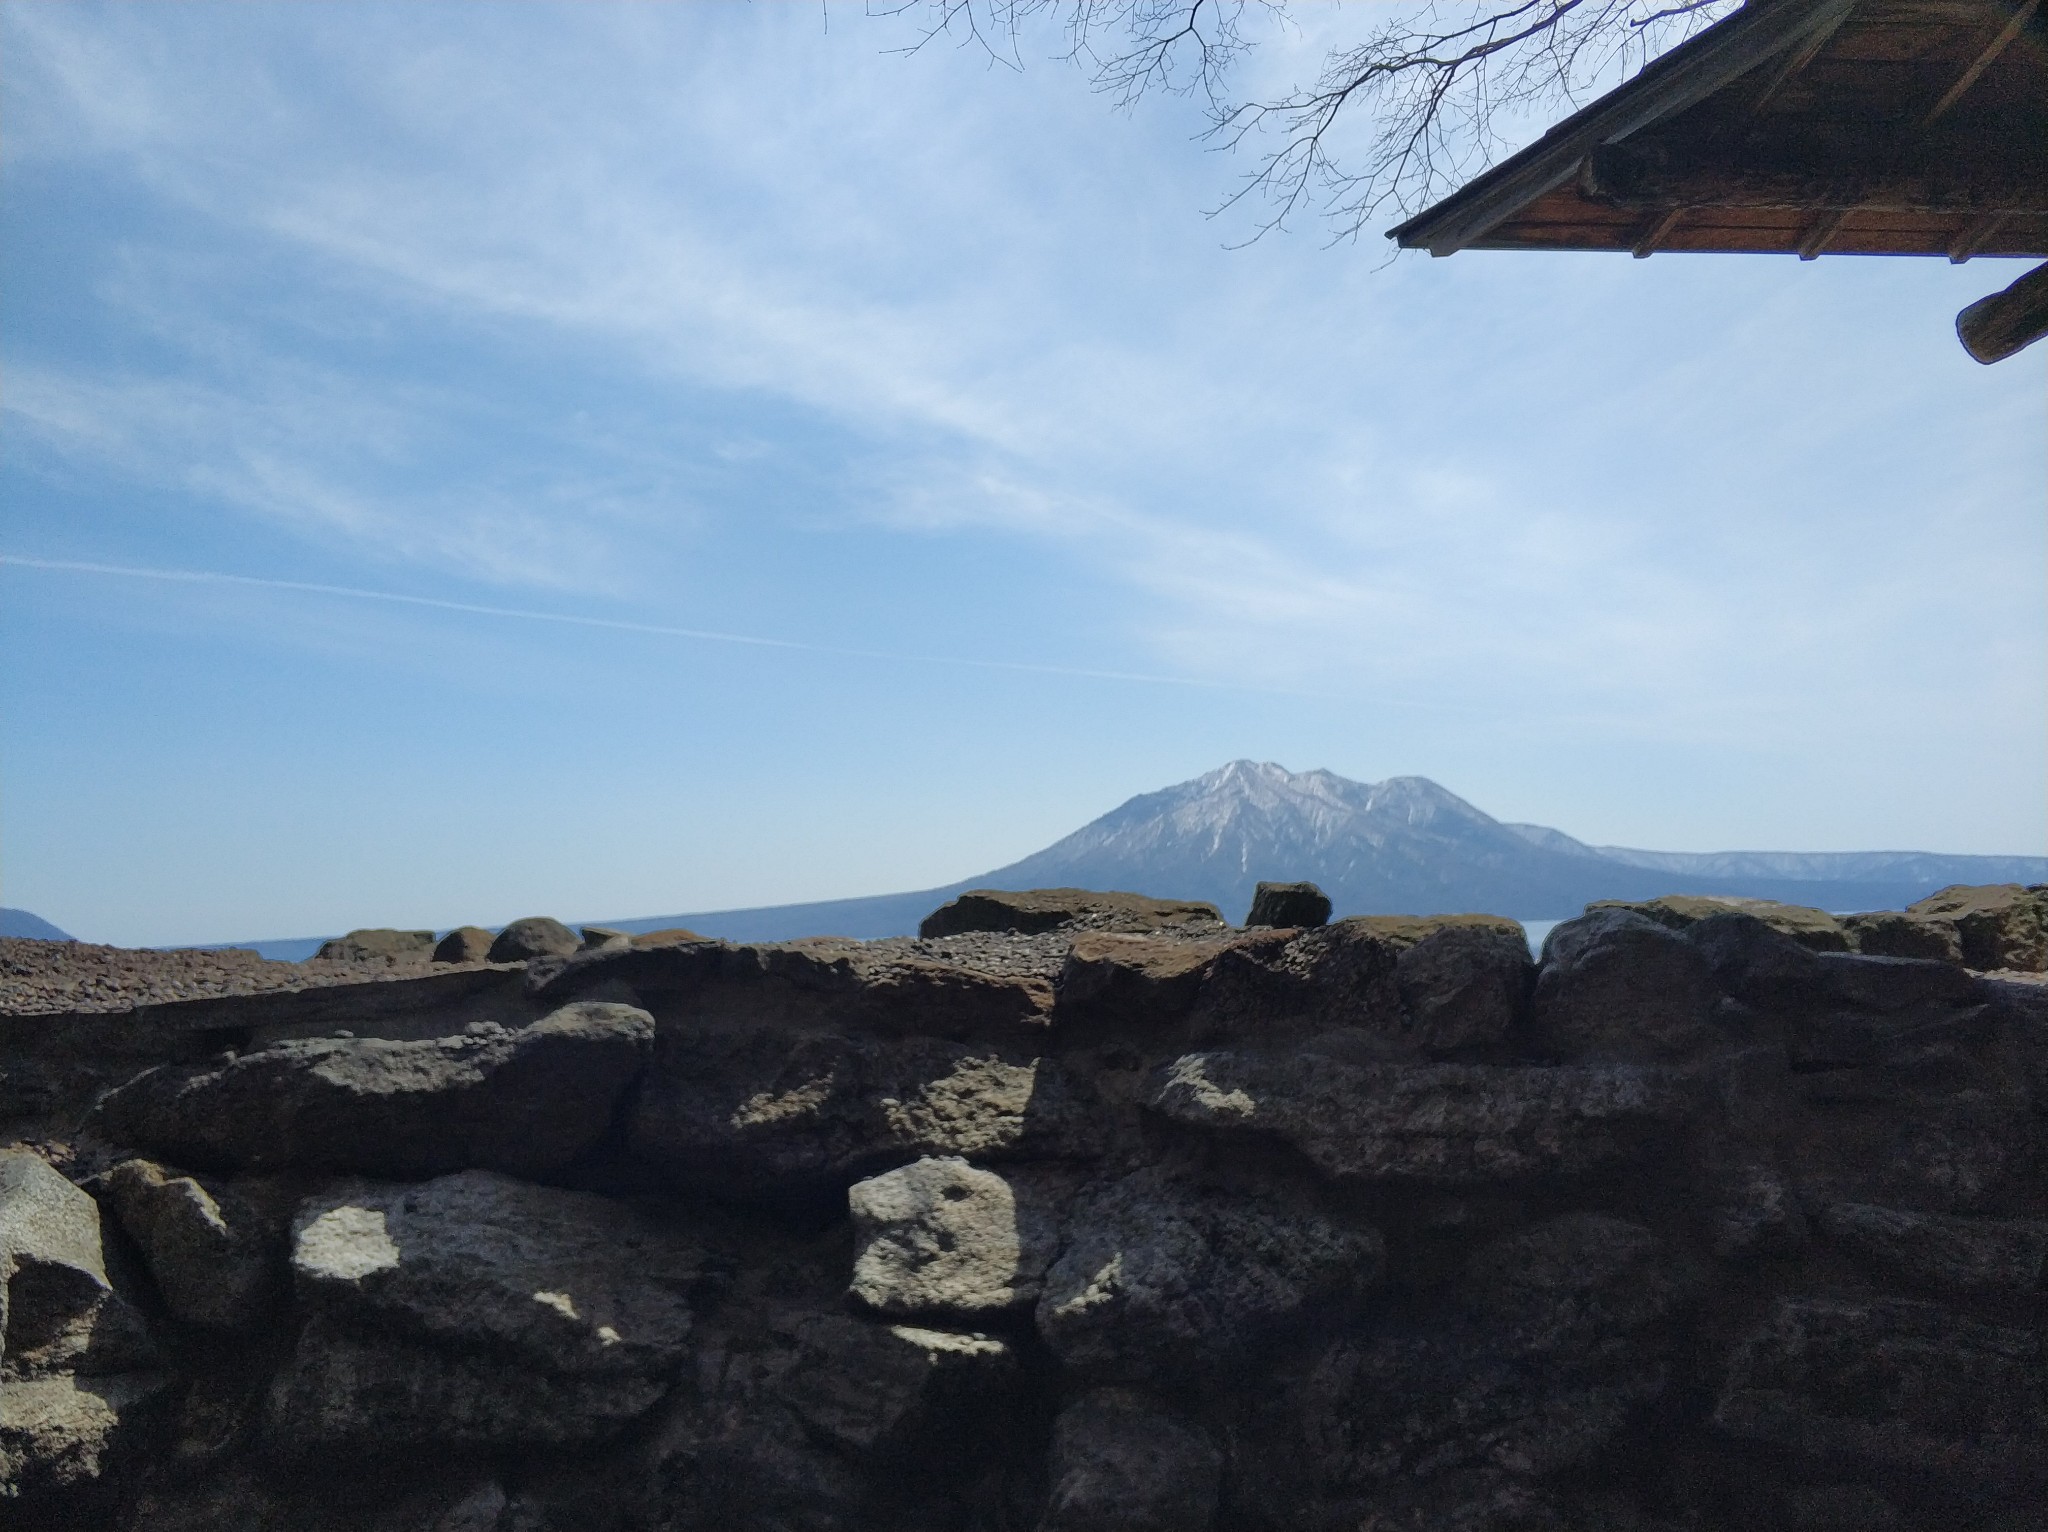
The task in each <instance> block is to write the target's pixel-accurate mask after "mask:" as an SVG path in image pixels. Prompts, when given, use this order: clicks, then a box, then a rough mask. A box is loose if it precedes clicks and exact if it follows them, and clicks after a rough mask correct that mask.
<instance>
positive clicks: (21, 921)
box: [0, 909, 78, 942]
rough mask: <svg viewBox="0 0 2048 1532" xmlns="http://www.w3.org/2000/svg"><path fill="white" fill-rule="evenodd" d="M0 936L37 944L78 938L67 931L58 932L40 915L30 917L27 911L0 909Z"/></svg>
mask: <svg viewBox="0 0 2048 1532" xmlns="http://www.w3.org/2000/svg"><path fill="white" fill-rule="evenodd" d="M0 936H15V937H22V938H25V939H27V940H29V941H38V942H69V941H76V940H77V939H78V938H77V937H75V936H73V935H72V934H71V933H70V932H69V931H60V930H58V929H57V928H56V927H55V926H53V925H51V924H50V923H49V922H48V921H47V920H45V919H43V917H42V916H40V915H31V914H30V913H29V912H28V911H27V910H7V909H0Z"/></svg>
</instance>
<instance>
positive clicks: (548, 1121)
mask: <svg viewBox="0 0 2048 1532" xmlns="http://www.w3.org/2000/svg"><path fill="white" fill-rule="evenodd" d="M653 1039H654V1021H653V1018H652V1017H650V1016H649V1015H647V1013H646V1012H644V1011H639V1010H635V1009H633V1008H632V1007H630V1006H622V1005H607V1004H598V1003H589V1004H578V1005H570V1006H565V1007H563V1008H562V1009H561V1010H559V1011H556V1012H554V1013H552V1014H551V1015H548V1016H546V1017H543V1018H542V1019H541V1020H539V1021H536V1022H534V1023H533V1024H531V1025H530V1026H526V1027H522V1028H518V1029H516V1030H514V1029H507V1028H504V1027H499V1026H494V1025H492V1024H489V1023H483V1024H479V1025H477V1026H476V1027H474V1028H472V1029H470V1030H469V1031H467V1032H465V1033H464V1034H462V1035H460V1036H457V1037H446V1038H431V1039H423V1040H420V1041H416V1042H394V1041H390V1040H388V1039H384V1038H323V1039H309V1040H305V1041H294V1042H287V1043H283V1044H280V1045H278V1046H276V1047H272V1048H265V1049H261V1050H259V1051H257V1052H254V1053H247V1054H243V1055H242V1056H241V1057H239V1058H232V1059H228V1060H226V1061H225V1062H223V1063H219V1064H214V1065H210V1066H202V1067H179V1066H165V1067H164V1068H161V1069H157V1070H152V1071H151V1072H149V1073H148V1074H145V1075H143V1076H141V1077H140V1078H139V1079H136V1080H134V1081H131V1082H130V1083H129V1084H127V1085H124V1086H122V1087H121V1088H120V1089H118V1090H116V1091H115V1092H114V1093H113V1094H112V1095H111V1096H109V1097H108V1098H107V1099H106V1101H105V1102H104V1103H102V1105H101V1113H102V1115H103V1116H104V1118H105V1120H106V1123H107V1131H108V1132H109V1134H110V1135H112V1136H114V1137H116V1138H118V1139H120V1140H122V1141H124V1142H128V1143H133V1144H138V1145H141V1146H142V1147H144V1148H147V1149H149V1150H152V1151H154V1152H156V1153H158V1154H161V1155H162V1156H163V1157H164V1158H165V1159H168V1160H172V1161H176V1162H178V1163H181V1164H186V1165H194V1166H200V1167H204V1168H210V1169H220V1170H243V1169H270V1168H280V1167H285V1166H292V1167H304V1168H309V1169H320V1170H334V1171H357V1172H362V1173H364V1174H369V1175H392V1176H406V1175H432V1174H435V1173H437V1172H440V1171H447V1170H458V1169H464V1168H468V1167H483V1168H491V1169H500V1170H507V1171H513V1172H517V1173H520V1174H526V1175H544V1174H547V1173H549V1172H551V1171H559V1170H561V1169H562V1168H564V1167H566V1166H567V1165H568V1164H570V1163H571V1162H572V1161H574V1160H575V1159H576V1158H577V1156H579V1155H581V1154H583V1153H584V1152H585V1151H586V1150H588V1149H590V1148H591V1147H592V1146H593V1145H595V1144H596V1143H597V1141H598V1140H599V1139H600V1138H601V1137H603V1135H604V1133H605V1131H606V1130H607V1129H608V1128H609V1127H610V1125H611V1122H612V1118H613V1115H614V1113H615V1111H616V1110H617V1107H618V1104H619V1102H620V1100H621V1098H622V1096H623V1095H624V1093H625V1091H626V1088H627V1087H628V1086H629V1085H631V1084H632V1083H633V1081H634V1080H636V1079H637V1078H638V1076H639V1073H640V1070H641V1068H642V1067H643V1065H644V1063H645V1061H646V1058H647V1052H648V1048H649V1045H650V1044H651V1043H652V1042H653Z"/></svg>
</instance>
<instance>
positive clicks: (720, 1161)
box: [631, 1024, 1109, 1198]
mask: <svg viewBox="0 0 2048 1532" xmlns="http://www.w3.org/2000/svg"><path fill="white" fill-rule="evenodd" d="M1108 1128H1109V1124H1108V1122H1107V1121H1106V1114H1105V1113H1104V1111H1103V1109H1102V1107H1101V1105H1100V1104H1099V1103H1098V1102H1097V1101H1096V1100H1095V1098H1094V1095H1093V1092H1092V1091H1090V1090H1089V1089H1088V1088H1087V1087H1086V1085H1085V1084H1084V1083H1083V1082H1082V1081H1081V1080H1080V1079H1079V1078H1078V1077H1076V1076H1074V1075H1072V1074H1071V1073H1070V1072H1069V1071H1067V1070H1066V1069H1065V1068H1064V1067H1063V1066H1062V1065H1060V1064H1059V1062H1058V1061H1057V1060H1054V1059H1051V1058H1040V1057H1032V1056H1029V1055H1024V1056H1021V1057H1018V1056H1010V1057H1005V1056H1003V1055H1001V1054H998V1053H996V1052H994V1051H992V1050H989V1049H986V1048H975V1047H972V1046H969V1045H966V1044H960V1043H952V1042H943V1041H939V1040H937V1039H930V1038H925V1039H904V1040H896V1039H876V1038H871V1037H860V1036H847V1035H842V1034H836V1033H828V1034H823V1035H819V1034H810V1035H797V1036H791V1035H790V1034H788V1033H786V1032H782V1031H778V1030H774V1029H754V1028H747V1029H728V1028H724V1027H705V1026H691V1025H684V1024H677V1025H673V1026H666V1027H664V1029H663V1031H662V1036H661V1040H660V1044H659V1046H658V1047H657V1049H656V1052H655V1059H654V1063H653V1066H652V1068H651V1069H650V1070H649V1072H648V1077H647V1080H646V1082H645V1083H644V1085H643V1086H642V1088H641V1090H640V1093H639V1098H638V1104H637V1107H636V1109H635V1112H634V1115H633V1119H632V1127H631V1142H632V1147H633V1149H634V1151H635V1152H636V1153H637V1154H638V1155H639V1156H640V1157H641V1158H643V1159H645V1160H646V1161H648V1162H649V1163H650V1164H652V1165H654V1166H656V1167H658V1168H659V1169H660V1170H661V1171H662V1172H664V1173H665V1174H666V1175H668V1176H669V1177H670V1178H671V1179H673V1180H675V1181H676V1182H678V1183H680V1184H683V1185H689V1186H695V1187H698V1188H701V1189H703V1190H705V1191H708V1192H712V1193H714V1194H715V1195H718V1196H721V1197H727V1198H730V1197H734V1196H770V1197H789V1196H798V1197H801V1196H811V1195H819V1194H823V1193H830V1194H832V1195H834V1196H836V1195H837V1194H838V1192H839V1191H840V1190H841V1189H843V1188H844V1187H845V1186H846V1185H848V1184H849V1183H850V1182H852V1181H854V1180H856V1179H858V1178H859V1177H860V1176H862V1175H866V1174H871V1173H873V1172H875V1171H877V1170H881V1169H883V1168H886V1167H888V1166H891V1165H896V1164H902V1163H904V1162H907V1161H909V1160H912V1159H915V1158H917V1157H919V1156H920V1155H943V1154H959V1155H966V1156H969V1157H972V1158H974V1159H977V1160H1003V1161H1009V1160H1031V1159H1052V1160H1059V1159H1075V1158H1088V1157H1091V1156H1093V1155H1095V1154H1098V1153H1100V1152H1101V1150H1102V1147H1103V1145H1104V1142H1105V1137H1106V1133H1107V1131H1108Z"/></svg>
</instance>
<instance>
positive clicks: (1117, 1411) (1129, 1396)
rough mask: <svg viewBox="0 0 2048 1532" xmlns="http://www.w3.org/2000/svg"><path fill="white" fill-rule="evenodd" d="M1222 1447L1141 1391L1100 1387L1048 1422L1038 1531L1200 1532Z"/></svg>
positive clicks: (1207, 1521)
mask: <svg viewBox="0 0 2048 1532" xmlns="http://www.w3.org/2000/svg"><path fill="white" fill-rule="evenodd" d="M1222 1470H1223V1454H1222V1453H1221V1452H1220V1451H1218V1450H1217V1447H1216V1444H1215V1442H1213V1441H1212V1440H1210V1438H1209V1436H1208V1434H1207V1433H1206V1432H1205V1431H1203V1430H1202V1429H1201V1428H1200V1427H1199V1426H1197V1425H1194V1424H1193V1423H1191V1422H1190V1421H1187V1420H1185V1419H1183V1418H1182V1417H1180V1416H1179V1415H1176V1414H1175V1413H1174V1412H1173V1411H1171V1410H1169V1409H1167V1408H1166V1407H1165V1406H1163V1405H1161V1404H1160V1403H1159V1402H1158V1401H1156V1400H1153V1399H1150V1398H1147V1397H1146V1396H1145V1395H1143V1394H1140V1393H1136V1392H1134V1391H1132V1390H1130V1389H1123V1388H1099V1389H1095V1390H1093V1391H1091V1392H1089V1393H1085V1394H1082V1395H1081V1396H1080V1397H1079V1398H1077V1399H1074V1400H1071V1401H1069V1402H1068V1404H1067V1405H1066V1406H1065V1407H1064V1408H1063V1409H1062V1410H1061V1411H1060V1413H1059V1418H1058V1419H1057V1420H1056V1421H1054V1422H1053V1428H1052V1457H1051V1461H1050V1464H1049V1465H1048V1477H1049V1479H1050V1481H1051V1487H1050V1490H1049V1492H1048V1493H1047V1496H1046V1504H1045V1518H1044V1520H1043V1521H1041V1522H1040V1523H1039V1529H1040V1532H1207V1529H1208V1527H1209V1526H1210V1525H1211V1523H1213V1522H1214V1521H1215V1519H1216V1491H1217V1486H1218V1483H1219V1481H1220V1479H1221V1476H1222Z"/></svg>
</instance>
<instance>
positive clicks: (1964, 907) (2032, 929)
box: [1906, 883, 2048, 973]
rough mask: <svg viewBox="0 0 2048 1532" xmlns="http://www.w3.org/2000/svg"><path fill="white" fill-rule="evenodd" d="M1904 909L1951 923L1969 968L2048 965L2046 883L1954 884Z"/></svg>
mask: <svg viewBox="0 0 2048 1532" xmlns="http://www.w3.org/2000/svg"><path fill="white" fill-rule="evenodd" d="M1906 913H1907V914H1908V915H1912V916H1915V917H1917V918H1919V919H1921V920H1925V921H1930V922H1936V923H1939V924H1942V925H1947V926H1951V927H1953V928H1954V930H1955V933H1956V943H1957V945H1958V946H1959V947H1960V948H1961V949H1962V955H1963V962H1964V963H1965V964H1967V965H1968V966H1969V967H1971V968H2017V969H2021V970H2023V971H2025V972H2029V973H2039V972H2040V971H2041V970H2043V969H2044V968H2048V884H2034V885H2030V886H2028V887H2024V888H2023V887H2021V886H2020V885H2019V884H2017V883H1993V884H1988V885H1984V886H1981V887H1972V886H1969V885H1966V884H1957V885H1955V886H1953V887H1950V888H1944V889H1942V890H1941V891H1940V892H1939V893H1935V894H1929V895H1928V896H1927V897H1926V898H1925V899H1922V900H1920V901H1919V902H1917V903H1915V904H1909V905H1907V906H1906Z"/></svg>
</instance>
